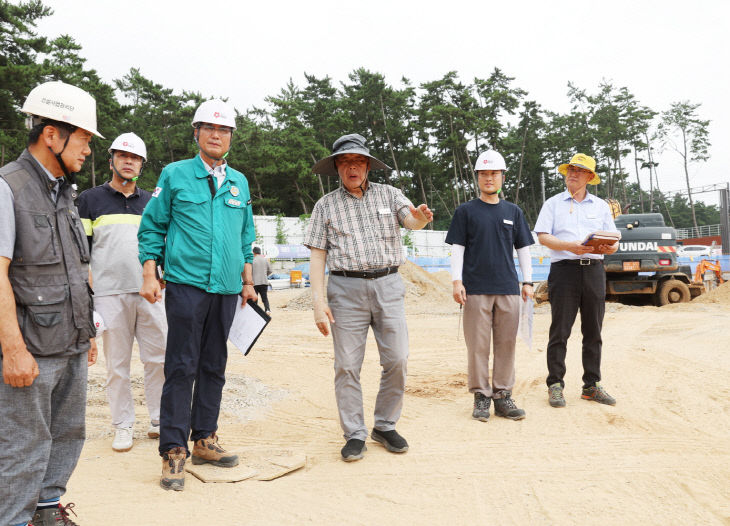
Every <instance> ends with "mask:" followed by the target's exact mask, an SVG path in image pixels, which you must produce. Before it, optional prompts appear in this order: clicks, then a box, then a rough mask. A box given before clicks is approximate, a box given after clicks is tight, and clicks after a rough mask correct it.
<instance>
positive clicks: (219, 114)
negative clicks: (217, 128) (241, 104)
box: [213, 111, 221, 119]
mask: <svg viewBox="0 0 730 526" xmlns="http://www.w3.org/2000/svg"><path fill="white" fill-rule="evenodd" d="M220 116H221V112H219V111H216V112H215V113H214V114H213V117H215V118H216V119H219V118H220Z"/></svg>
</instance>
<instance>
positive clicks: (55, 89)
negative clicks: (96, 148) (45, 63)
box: [20, 81, 104, 139]
mask: <svg viewBox="0 0 730 526" xmlns="http://www.w3.org/2000/svg"><path fill="white" fill-rule="evenodd" d="M20 111H22V112H23V113H27V114H28V115H30V116H31V117H32V118H33V124H38V122H40V119H43V118H45V119H51V120H54V121H59V122H67V123H68V124H71V125H73V126H76V127H78V128H82V129H84V130H86V131H88V132H90V133H93V134H94V135H96V136H97V137H101V138H102V139H103V138H104V136H103V135H102V134H101V133H99V132H98V131H97V130H96V101H95V100H94V97H92V96H91V95H89V94H88V93H86V92H85V91H84V90H82V89H81V88H77V87H76V86H72V85H70V84H66V83H64V82H59V81H53V82H46V83H44V84H41V85H39V86H36V87H35V88H33V89H32V90H31V92H30V93H29V94H28V98H26V99H25V103H24V104H23V107H22V108H21V110H20ZM36 119H38V122H36Z"/></svg>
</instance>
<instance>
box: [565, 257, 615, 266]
mask: <svg viewBox="0 0 730 526" xmlns="http://www.w3.org/2000/svg"><path fill="white" fill-rule="evenodd" d="M599 264H600V265H602V264H603V260H602V259H595V258H580V259H561V260H560V261H556V262H555V263H553V265H580V266H581V267H582V266H587V265H599Z"/></svg>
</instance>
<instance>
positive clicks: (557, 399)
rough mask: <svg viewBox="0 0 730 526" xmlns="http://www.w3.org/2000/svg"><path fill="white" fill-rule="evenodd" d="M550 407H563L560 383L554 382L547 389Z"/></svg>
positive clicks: (563, 399) (563, 400)
mask: <svg viewBox="0 0 730 526" xmlns="http://www.w3.org/2000/svg"><path fill="white" fill-rule="evenodd" d="M548 393H550V394H549V397H548V400H549V401H550V405H551V406H552V407H565V397H564V396H563V386H562V385H560V382H556V383H554V384H552V385H551V386H550V387H548Z"/></svg>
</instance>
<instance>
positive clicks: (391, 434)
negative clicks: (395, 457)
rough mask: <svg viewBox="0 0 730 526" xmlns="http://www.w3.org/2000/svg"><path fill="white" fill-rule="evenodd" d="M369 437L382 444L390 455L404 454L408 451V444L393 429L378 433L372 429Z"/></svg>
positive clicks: (378, 431) (377, 430)
mask: <svg viewBox="0 0 730 526" xmlns="http://www.w3.org/2000/svg"><path fill="white" fill-rule="evenodd" d="M370 437H371V438H372V439H373V440H375V441H376V442H380V443H381V444H383V445H384V446H385V449H387V450H388V451H390V452H391V453H405V452H406V451H408V442H406V439H405V438H403V437H402V436H400V435H399V434H398V431H396V430H395V429H391V430H390V431H380V430H379V429H375V428H373V432H372V433H371V434H370Z"/></svg>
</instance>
